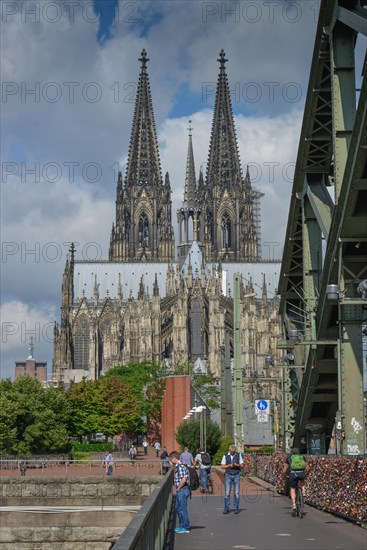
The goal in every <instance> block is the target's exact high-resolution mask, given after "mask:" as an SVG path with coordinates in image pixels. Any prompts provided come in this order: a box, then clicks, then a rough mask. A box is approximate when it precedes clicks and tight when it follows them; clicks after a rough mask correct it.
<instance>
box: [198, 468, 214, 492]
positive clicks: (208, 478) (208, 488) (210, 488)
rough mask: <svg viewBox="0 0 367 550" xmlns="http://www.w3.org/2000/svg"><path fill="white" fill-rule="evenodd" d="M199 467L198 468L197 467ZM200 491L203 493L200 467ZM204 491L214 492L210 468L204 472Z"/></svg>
mask: <svg viewBox="0 0 367 550" xmlns="http://www.w3.org/2000/svg"><path fill="white" fill-rule="evenodd" d="M199 469H200V468H199ZM199 478H200V491H201V492H202V493H204V491H203V488H202V484H201V469H200V476H199ZM205 492H206V493H209V494H210V495H212V494H213V492H214V486H213V480H212V474H211V471H210V469H209V470H207V473H206V491H205Z"/></svg>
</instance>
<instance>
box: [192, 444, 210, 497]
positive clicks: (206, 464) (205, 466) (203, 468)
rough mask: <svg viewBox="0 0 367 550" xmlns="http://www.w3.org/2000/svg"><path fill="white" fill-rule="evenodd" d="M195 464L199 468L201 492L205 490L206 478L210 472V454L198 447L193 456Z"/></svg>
mask: <svg viewBox="0 0 367 550" xmlns="http://www.w3.org/2000/svg"><path fill="white" fill-rule="evenodd" d="M195 466H198V467H199V468H200V478H201V492H202V493H205V492H206V478H207V476H208V475H209V474H210V469H211V466H212V461H211V458H210V454H209V453H208V452H206V451H204V449H203V448H201V449H199V452H198V454H197V455H196V456H195Z"/></svg>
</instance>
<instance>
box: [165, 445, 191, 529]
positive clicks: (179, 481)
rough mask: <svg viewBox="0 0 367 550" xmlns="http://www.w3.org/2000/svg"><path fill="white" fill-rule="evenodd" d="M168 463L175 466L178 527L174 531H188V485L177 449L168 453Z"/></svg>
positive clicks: (174, 481)
mask: <svg viewBox="0 0 367 550" xmlns="http://www.w3.org/2000/svg"><path fill="white" fill-rule="evenodd" d="M169 459H170V463H171V464H172V466H174V467H175V472H174V476H173V484H174V486H175V487H176V503H175V512H176V514H177V517H178V527H176V529H175V531H176V533H190V519H189V514H188V511H187V499H188V498H189V496H190V487H189V486H188V476H189V473H188V470H187V466H186V465H185V464H184V463H183V462H181V461H180V455H179V453H178V452H177V451H172V452H171V453H170V454H169Z"/></svg>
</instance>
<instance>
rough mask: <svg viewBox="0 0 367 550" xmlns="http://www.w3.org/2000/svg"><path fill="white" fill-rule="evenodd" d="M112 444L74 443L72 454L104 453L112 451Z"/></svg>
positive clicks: (106, 442)
mask: <svg viewBox="0 0 367 550" xmlns="http://www.w3.org/2000/svg"><path fill="white" fill-rule="evenodd" d="M111 446H112V443H108V441H96V442H93V443H91V442H90V443H78V442H76V441H73V442H72V444H71V447H72V450H71V452H85V453H104V452H106V453H107V452H108V451H110V450H111Z"/></svg>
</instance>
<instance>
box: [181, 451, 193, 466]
mask: <svg viewBox="0 0 367 550" xmlns="http://www.w3.org/2000/svg"><path fill="white" fill-rule="evenodd" d="M180 460H181V462H183V463H184V464H186V466H194V465H195V461H194V457H193V456H192V454H191V453H189V449H188V447H185V448H184V451H183V453H181V455H180Z"/></svg>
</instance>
